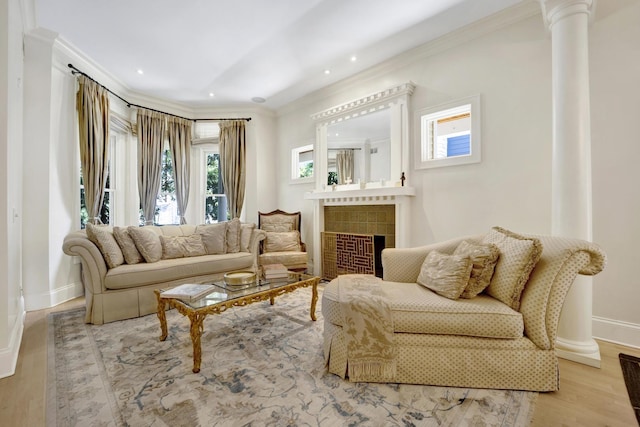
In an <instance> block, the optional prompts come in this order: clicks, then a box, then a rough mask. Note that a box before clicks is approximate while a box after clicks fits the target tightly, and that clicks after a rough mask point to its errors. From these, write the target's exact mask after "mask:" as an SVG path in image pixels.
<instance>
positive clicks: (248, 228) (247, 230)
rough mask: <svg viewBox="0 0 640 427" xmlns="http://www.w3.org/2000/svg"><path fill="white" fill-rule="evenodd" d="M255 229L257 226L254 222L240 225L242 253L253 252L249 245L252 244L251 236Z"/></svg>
mask: <svg viewBox="0 0 640 427" xmlns="http://www.w3.org/2000/svg"><path fill="white" fill-rule="evenodd" d="M255 228H256V225H255V224H254V223H252V222H248V223H244V224H241V225H240V252H251V248H249V243H251V234H252V233H253V230H254V229H255Z"/></svg>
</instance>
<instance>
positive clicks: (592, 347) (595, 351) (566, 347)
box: [556, 338, 600, 368]
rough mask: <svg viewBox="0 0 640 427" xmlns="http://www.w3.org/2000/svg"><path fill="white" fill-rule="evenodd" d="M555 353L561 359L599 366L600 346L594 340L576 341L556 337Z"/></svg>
mask: <svg viewBox="0 0 640 427" xmlns="http://www.w3.org/2000/svg"><path fill="white" fill-rule="evenodd" d="M556 355H557V356H558V357H560V358H562V359H566V360H571V361H572V362H577V363H581V364H583V365H587V366H593V367H594V368H600V347H599V346H598V343H597V342H596V341H595V340H593V339H592V340H590V341H587V342H576V341H569V340H564V339H562V338H557V339H556Z"/></svg>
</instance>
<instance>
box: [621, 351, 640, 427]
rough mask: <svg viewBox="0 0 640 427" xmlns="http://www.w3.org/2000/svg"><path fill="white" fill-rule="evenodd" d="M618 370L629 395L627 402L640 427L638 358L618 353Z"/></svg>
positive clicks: (639, 367)
mask: <svg viewBox="0 0 640 427" xmlns="http://www.w3.org/2000/svg"><path fill="white" fill-rule="evenodd" d="M618 357H619V359H620V368H621V369H622V376H623V377H624V384H625V385H626V387H627V393H628V394H629V402H631V407H632V408H633V411H634V412H635V414H636V420H637V421H638V425H639V426H640V358H637V357H634V356H630V355H628V354H624V353H620V354H619V355H618Z"/></svg>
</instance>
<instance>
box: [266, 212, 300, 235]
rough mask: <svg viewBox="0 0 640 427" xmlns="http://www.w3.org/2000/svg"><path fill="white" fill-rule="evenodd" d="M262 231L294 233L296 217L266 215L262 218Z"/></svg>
mask: <svg viewBox="0 0 640 427" xmlns="http://www.w3.org/2000/svg"><path fill="white" fill-rule="evenodd" d="M260 229H262V230H264V231H268V232H273V233H284V232H286V231H294V230H297V229H298V228H297V227H296V217H295V216H292V215H281V214H275V215H264V216H262V217H261V218H260Z"/></svg>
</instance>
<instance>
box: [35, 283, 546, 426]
mask: <svg viewBox="0 0 640 427" xmlns="http://www.w3.org/2000/svg"><path fill="white" fill-rule="evenodd" d="M309 302H310V290H308V289H303V290H298V291H296V292H294V293H292V294H288V295H284V296H282V297H280V298H277V299H276V303H275V305H274V306H271V305H269V303H268V302H264V303H256V304H253V305H251V306H248V307H239V308H234V309H232V310H228V311H226V312H225V313H223V314H221V315H214V316H209V317H207V319H205V324H204V328H205V330H204V334H203V336H202V350H203V351H202V353H203V354H202V369H201V371H200V373H198V374H194V373H192V372H191V368H192V355H193V352H192V347H191V339H190V337H189V321H188V319H187V318H185V317H183V316H181V315H180V314H179V313H177V312H176V311H175V310H171V311H169V312H168V313H167V321H168V325H169V337H168V338H167V340H166V341H164V342H160V341H159V340H158V337H159V335H160V326H159V322H158V319H157V317H156V316H155V315H149V316H145V317H142V318H138V319H131V320H125V321H120V322H114V323H109V324H105V325H101V326H93V325H86V324H84V323H83V320H84V309H78V310H72V311H67V312H61V313H56V314H52V315H50V317H49V367H48V372H49V382H48V396H47V404H48V408H47V425H50V426H51V425H57V426H86V425H100V426H126V425H129V426H151V425H153V426H338V425H341V426H347V425H349V426H356V425H357V426H526V425H529V424H530V421H531V418H532V415H533V409H534V406H535V400H536V397H537V393H530V392H522V391H504V390H481V389H462V388H447V387H432V386H420V385H397V384H354V383H350V382H347V381H343V380H342V379H340V378H339V377H337V376H335V375H332V374H328V373H326V371H325V367H324V358H323V355H322V345H321V343H322V329H323V319H322V314H321V313H320V308H319V307H318V311H317V315H318V321H317V322H313V321H311V320H310V318H309Z"/></svg>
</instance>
